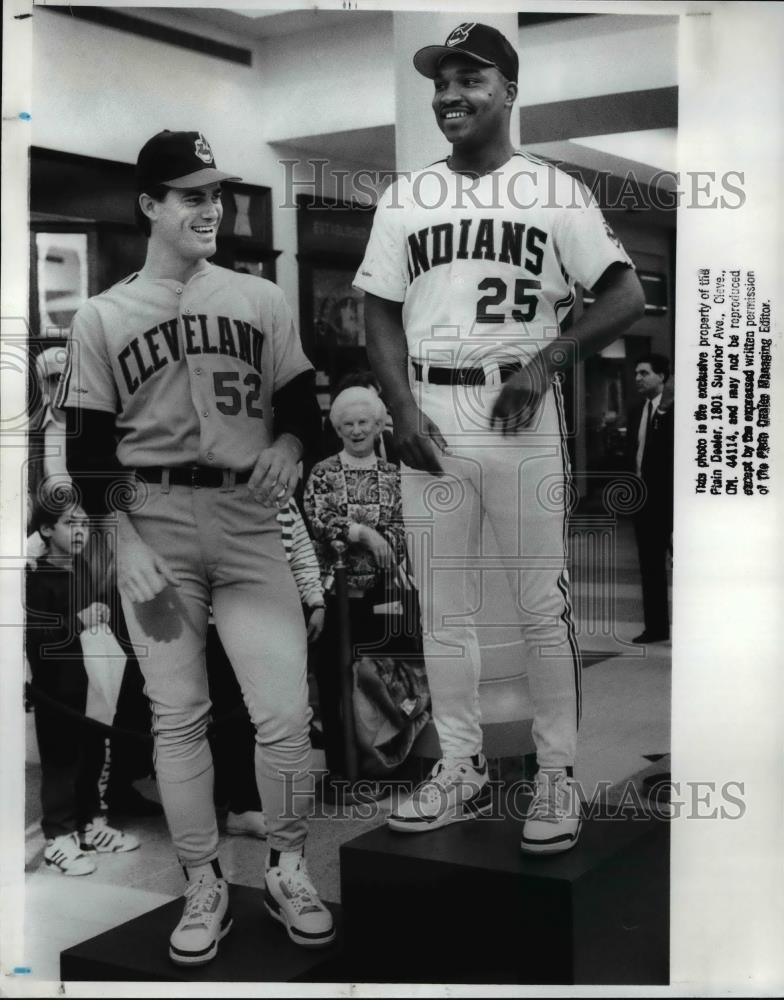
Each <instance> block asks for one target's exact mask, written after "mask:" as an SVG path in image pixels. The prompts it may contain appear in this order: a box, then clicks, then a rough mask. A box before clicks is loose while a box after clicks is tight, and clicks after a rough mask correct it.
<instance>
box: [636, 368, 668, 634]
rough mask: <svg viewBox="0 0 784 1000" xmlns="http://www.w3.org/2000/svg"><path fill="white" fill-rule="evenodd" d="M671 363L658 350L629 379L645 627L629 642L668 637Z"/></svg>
mask: <svg viewBox="0 0 784 1000" xmlns="http://www.w3.org/2000/svg"><path fill="white" fill-rule="evenodd" d="M669 377H670V363H669V361H668V359H667V358H666V357H664V355H662V354H647V355H645V356H644V357H642V358H640V359H639V360H638V361H637V364H636V366H635V370H634V381H635V384H636V387H637V391H638V392H639V393H640V395H641V396H642V397H643V401H642V403H640V405H639V406H637V407H635V408H634V409H633V410H632V411H631V413H630V415H629V423H628V429H629V430H628V435H627V439H628V451H627V456H628V461H629V465H630V467H631V468H632V469H633V470H634V472H635V473H636V474H637V475H638V476H639V477H640V479H641V480H642V484H643V486H644V487H645V498H644V500H643V502H642V506H641V507H640V509H639V510H638V512H637V513H636V515H635V517H634V530H635V535H636V538H637V551H638V554H639V559H640V575H641V577H642V602H643V614H644V618H645V630H644V631H643V632H642V633H641V634H640V635H638V636H636V637H635V638H634V639H633V640H632V642H635V643H637V644H638V645H644V644H646V643H649V642H661V641H663V640H665V639H669V637H670V615H669V607H668V599H667V554H668V551H669V549H670V545H671V540H672V496H673V442H674V416H673V400H672V386H671V384H669Z"/></svg>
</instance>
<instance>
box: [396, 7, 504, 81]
mask: <svg viewBox="0 0 784 1000" xmlns="http://www.w3.org/2000/svg"><path fill="white" fill-rule="evenodd" d="M455 54H459V55H462V56H468V57H469V59H474V60H475V61H476V62H478V63H482V65H484V66H497V67H498V69H499V70H500V71H501V72H502V73H503V75H504V76H505V77H506V79H507V80H514V82H515V83H517V74H518V69H519V65H520V60H519V59H518V57H517V52H516V51H515V50H514V48H513V46H512V45H511V44H510V43H509V41H508V40H507V39H506V38H505V37H504V36H503V35H502V34H501V32H500V31H499V30H498V29H497V28H491V27H490V25H489V24H480V23H479V22H478V21H464V22H463V23H462V24H458V26H457V27H456V28H453V29H452V31H450V33H449V35H448V36H447V39H446V41H445V42H444V44H443V45H426V46H425V47H424V48H423V49H420V50H419V51H418V52H416V53H415V54H414V66H415V67H416V68H417V69H418V70H419V72H420V73H421V74H422V76H426V77H428V78H429V79H431V80H432V79H433V78H434V77H435V75H436V74H437V73H438V67H439V65H440V64H441V61H442V60H443V59H445V58H446V57H447V56H453V55H455Z"/></svg>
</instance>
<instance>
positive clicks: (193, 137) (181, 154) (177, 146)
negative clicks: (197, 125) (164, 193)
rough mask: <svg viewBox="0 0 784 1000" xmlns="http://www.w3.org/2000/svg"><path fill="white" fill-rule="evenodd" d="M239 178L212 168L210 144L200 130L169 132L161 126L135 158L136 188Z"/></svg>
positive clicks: (213, 182)
mask: <svg viewBox="0 0 784 1000" xmlns="http://www.w3.org/2000/svg"><path fill="white" fill-rule="evenodd" d="M239 180H242V178H241V177H236V176H234V174H227V173H224V172H223V171H222V170H218V169H216V167H215V158H214V157H213V155H212V150H211V149H210V144H209V143H208V142H207V140H206V139H205V138H204V136H203V135H202V134H201V132H170V131H169V130H168V129H164V130H163V132H158V134H157V135H154V136H153V137H152V139H148V140H147V142H146V143H145V144H144V145H143V146H142V148H141V151H140V153H139V158H138V160H137V161H136V187H137V189H138V190H139V191H145V190H146V189H147V188H151V187H155V186H156V185H158V184H165V185H166V186H167V187H173V188H194V187H201V186H202V185H203V184H215V183H216V182H217V181H239Z"/></svg>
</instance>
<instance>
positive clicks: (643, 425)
mask: <svg viewBox="0 0 784 1000" xmlns="http://www.w3.org/2000/svg"><path fill="white" fill-rule="evenodd" d="M652 417H653V406H652V405H651V401H650V399H646V401H645V406H644V407H643V410H642V417H641V418H640V428H639V430H638V432H637V475H638V476H639V475H640V474H641V473H642V457H643V455H644V453H645V440H646V438H647V437H648V431H649V430H650V429H651V418H652Z"/></svg>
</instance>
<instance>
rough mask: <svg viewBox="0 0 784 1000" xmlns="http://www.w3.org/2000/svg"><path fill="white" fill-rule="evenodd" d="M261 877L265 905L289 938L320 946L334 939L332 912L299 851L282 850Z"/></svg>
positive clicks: (296, 941)
mask: <svg viewBox="0 0 784 1000" xmlns="http://www.w3.org/2000/svg"><path fill="white" fill-rule="evenodd" d="M264 880H265V883H266V889H265V892H264V905H265V906H266V907H267V910H268V911H269V913H270V916H272V917H274V918H275V920H277V921H278V922H279V923H281V924H283V926H284V927H285V928H286V930H287V931H288V935H289V937H290V938H291V940H292V941H294V942H295V943H296V944H301V945H304V946H305V947H306V948H320V947H322V946H323V945H327V944H329V943H330V942H331V941H333V940H334V938H335V927H334V923H333V920H332V914H331V913H330V912H329V910H328V909H327V907H326V906H324V904H323V903H322V902H321V900H320V899H319V896H318V893H317V892H316V890H315V888H314V887H313V883H312V882H311V881H310V876H309V875H308V869H307V865H306V864H305V858H304V857H303V856H302V855H301V854H293V852H292V853H291V854H289V856H288V857H287V855H286V854H281V856H280V861H279V863H278V864H277V865H275V866H274V867H268V868H267V870H266V872H265V876H264Z"/></svg>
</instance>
